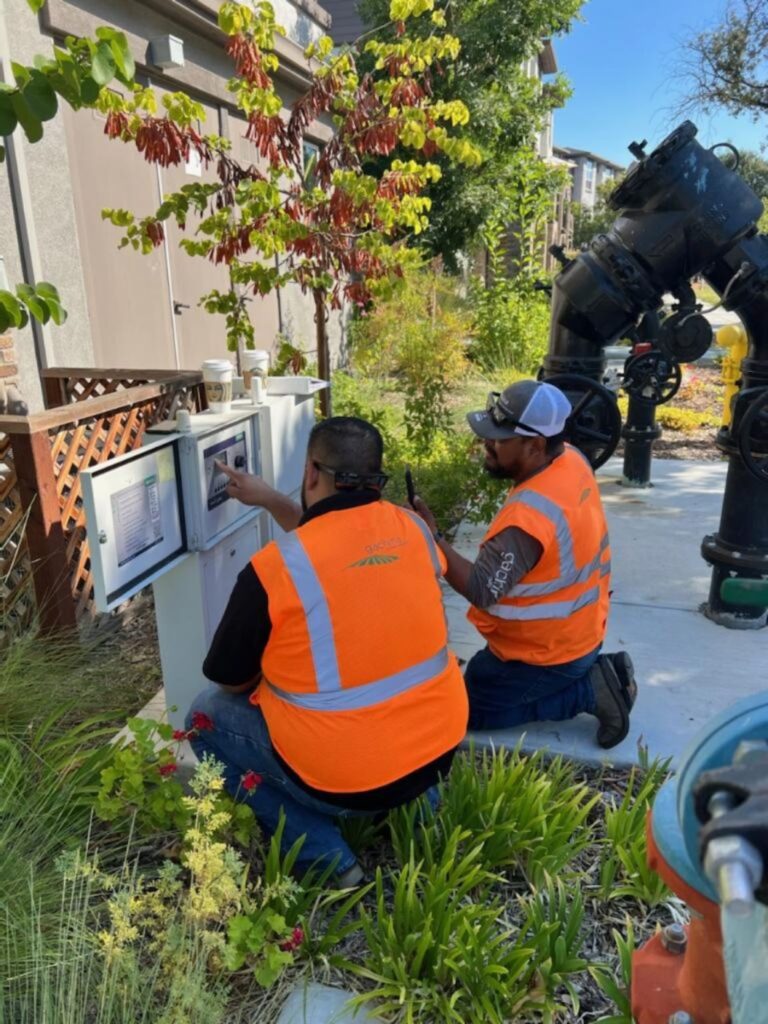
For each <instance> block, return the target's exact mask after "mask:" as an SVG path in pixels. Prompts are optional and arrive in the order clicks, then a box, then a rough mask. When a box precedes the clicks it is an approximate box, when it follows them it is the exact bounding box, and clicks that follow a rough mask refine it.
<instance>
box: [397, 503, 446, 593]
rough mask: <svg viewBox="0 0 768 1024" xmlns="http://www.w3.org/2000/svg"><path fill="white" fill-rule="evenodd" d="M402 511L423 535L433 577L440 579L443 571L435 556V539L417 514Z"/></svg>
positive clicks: (405, 510) (437, 557)
mask: <svg viewBox="0 0 768 1024" xmlns="http://www.w3.org/2000/svg"><path fill="white" fill-rule="evenodd" d="M402 511H403V512H406V513H407V514H408V515H409V516H410V517H411V519H412V520H413V521H414V523H416V525H417V526H418V528H419V529H420V530H421V532H422V534H423V535H424V540H425V541H426V544H427V547H428V548H429V555H430V558H431V559H432V567H433V569H434V570H435V576H437V578H438V579H442V576H443V569H442V566H441V565H440V558H439V556H438V554H437V542H436V541H435V538H434V537H433V536H432V533H431V532H430V529H429V527H428V526H427V524H426V523H425V522H424V520H423V519H422V518H421V516H420V515H419V514H418V512H411V510H410V509H408V508H404V509H403V510H402Z"/></svg>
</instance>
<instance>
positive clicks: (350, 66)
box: [103, 0, 481, 412]
mask: <svg viewBox="0 0 768 1024" xmlns="http://www.w3.org/2000/svg"><path fill="white" fill-rule="evenodd" d="M390 15H391V17H392V19H393V21H395V22H396V23H397V25H398V34H397V35H396V39H395V41H394V42H381V41H369V42H367V43H365V44H362V45H360V44H358V45H357V46H354V47H344V48H343V49H341V50H334V49H333V43H332V41H331V40H330V39H329V38H328V37H323V38H322V39H321V40H320V41H319V42H318V43H316V44H312V45H311V46H310V47H308V48H307V50H306V57H307V62H308V74H309V77H310V85H309V88H308V89H307V91H306V93H305V94H304V95H303V96H301V97H300V98H299V99H298V100H297V101H296V102H295V103H294V104H293V106H292V108H291V110H290V112H288V113H287V116H285V115H284V112H283V110H282V101H281V99H280V97H279V96H278V94H277V92H276V91H275V86H274V81H273V75H274V73H275V71H276V70H277V68H278V66H279V65H278V59H277V56H276V54H275V51H274V37H275V33H276V32H277V31H278V28H277V25H276V23H275V18H274V12H273V10H272V7H271V5H270V4H269V3H266V2H254V4H253V6H249V5H246V4H243V3H233V2H228V3H224V4H223V5H222V7H221V9H220V11H219V26H220V28H221V29H222V31H223V32H224V33H225V34H226V35H227V37H228V43H227V52H228V54H229V55H230V57H231V58H232V60H233V62H234V67H235V77H234V78H233V79H232V80H231V81H230V83H229V89H230V91H231V92H232V94H233V96H234V100H235V102H236V103H237V106H238V107H239V109H240V110H241V111H242V112H243V114H244V115H245V117H246V119H247V122H248V128H247V132H246V136H247V138H248V139H250V140H251V141H252V142H253V143H254V145H255V147H256V149H257V151H258V153H259V155H260V157H261V159H262V163H261V164H260V165H259V166H257V165H255V164H250V165H244V164H242V163H240V162H238V161H237V160H235V159H234V158H233V156H232V154H231V151H230V145H229V143H228V142H227V140H225V139H222V138H219V137H217V136H200V135H199V134H198V133H197V132H196V131H195V130H194V128H193V127H192V126H193V124H195V123H196V122H197V121H198V120H203V113H202V110H201V109H200V108H199V107H198V105H197V104H196V103H194V102H193V101H192V100H190V98H189V97H188V96H186V95H185V94H183V93H174V94H171V95H170V96H166V97H165V98H164V101H163V102H164V105H165V113H164V115H163V116H157V108H156V105H155V103H154V98H153V96H152V94H151V91H150V90H144V89H139V88H138V87H137V88H136V91H135V92H134V94H133V96H132V97H129V98H128V99H124V98H122V97H119V96H117V95H116V94H115V93H109V94H108V96H107V97H106V98H105V100H104V101H103V103H104V112H105V113H106V114H107V121H106V132H107V134H108V135H109V136H110V137H111V138H115V139H121V140H123V141H124V142H129V143H132V144H134V145H136V147H137V148H138V150H139V151H140V152H141V153H142V154H143V155H144V157H145V159H146V160H148V161H149V162H151V163H159V164H161V165H162V166H168V165H169V164H181V163H183V162H185V161H186V160H188V159H189V157H190V154H192V153H196V154H197V156H198V157H199V158H200V160H201V161H202V162H203V164H204V165H206V166H211V167H214V168H215V171H216V177H217V179H218V180H217V181H215V182H213V183H211V182H200V183H197V184H188V185H185V186H184V187H183V189H181V190H180V191H178V192H175V193H173V194H171V195H169V196H167V197H166V198H165V201H164V202H163V203H162V204H161V206H160V207H159V208H158V209H157V210H156V211H155V212H154V213H153V214H151V215H149V216H146V217H144V218H143V219H140V220H139V219H137V218H136V217H135V216H134V215H133V214H132V213H130V212H128V211H125V210H105V211H104V212H103V216H104V217H106V218H108V219H109V220H111V221H112V222H113V223H114V224H115V225H117V226H119V227H122V228H123V229H124V230H125V233H124V237H123V241H122V244H123V245H132V246H133V247H134V248H135V249H139V250H141V251H143V252H149V251H151V250H152V249H153V248H154V247H155V246H158V245H161V244H162V243H163V241H164V238H165V233H164V229H163V223H164V222H165V221H166V220H168V218H170V217H173V218H174V219H175V221H176V223H177V224H178V226H179V228H180V229H181V230H182V231H186V232H191V233H189V234H187V235H186V236H185V237H184V238H183V239H182V241H181V245H182V246H183V247H184V248H185V249H186V251H187V252H188V253H189V254H190V255H192V256H200V257H203V258H206V259H209V260H211V261H212V262H214V263H224V264H226V265H227V266H228V267H229V270H230V279H231V283H232V287H231V289H230V290H229V291H228V292H220V291H218V290H216V291H212V292H210V293H209V294H208V295H206V296H204V297H203V298H202V299H201V303H202V304H203V305H204V307H205V308H206V309H207V310H208V311H209V312H212V313H221V314H223V315H224V316H225V317H226V321H227V336H228V342H229V347H230V349H231V350H233V351H237V350H239V349H240V348H241V347H242V346H245V347H252V346H253V344H254V332H253V326H252V325H251V323H250V319H249V316H248V311H247V306H246V303H247V300H248V299H249V298H250V297H251V296H253V295H266V294H267V293H269V292H270V291H271V290H272V289H274V288H277V287H281V286H283V285H285V284H286V283H287V282H289V281H294V282H296V283H298V284H299V285H300V287H301V288H302V290H303V291H305V292H311V293H312V295H313V298H314V302H315V319H316V322H317V354H318V371H319V373H320V375H321V376H323V377H328V375H329V372H330V365H329V352H328V336H327V331H326V319H327V311H328V307H330V308H331V309H338V308H340V307H341V305H342V303H343V302H344V301H345V300H346V301H348V302H352V303H354V304H355V305H357V306H359V307H365V306H366V305H367V304H368V303H370V302H371V300H372V299H373V298H374V297H375V295H376V294H377V292H379V291H380V290H381V289H383V288H385V287H386V285H387V283H388V282H391V280H392V279H393V278H396V277H398V276H402V273H403V270H404V268H405V267H406V266H408V265H413V264H414V263H417V262H418V261H419V259H420V257H419V254H418V252H417V251H414V249H413V248H412V247H408V246H406V245H405V244H404V243H405V241H406V240H407V239H408V238H411V237H412V236H413V235H414V234H419V233H421V232H422V231H423V230H424V228H425V227H426V226H427V223H428V214H429V206H430V201H429V199H428V198H427V197H426V196H425V195H423V192H424V190H425V188H426V187H427V185H428V184H429V183H431V182H434V181H436V180H437V178H438V177H439V175H440V169H439V167H437V165H436V164H435V163H433V162H430V157H433V156H434V155H435V154H436V153H438V152H442V153H444V154H446V155H447V156H448V157H449V158H451V159H452V160H455V161H458V162H462V163H465V164H470V165H473V164H478V163H479V162H480V161H481V156H480V154H479V152H478V151H477V150H476V149H475V148H474V147H473V146H472V144H471V143H469V142H467V141H466V140H464V139H459V138H456V137H455V136H454V135H452V134H451V128H452V127H456V126H457V125H461V124H464V123H465V122H466V120H467V117H468V114H467V110H466V107H465V106H464V104H463V103H461V102H460V101H457V100H454V101H452V100H447V99H440V100H436V99H435V98H434V97H433V91H432V81H433V77H434V76H435V75H437V74H444V73H445V69H446V67H447V66H448V64H449V63H450V62H451V61H453V60H455V59H456V57H457V55H458V41H457V40H456V39H455V38H454V37H452V36H450V35H448V34H446V33H445V32H444V31H443V26H444V23H445V19H444V16H443V13H442V11H440V10H438V9H436V8H435V0H392V4H391V9H390ZM410 18H429V19H430V21H431V25H432V31H431V32H430V33H428V34H426V35H423V36H420V37H419V38H413V39H409V38H408V36H407V35H406V29H407V22H408V20H409V19H410ZM362 52H365V53H366V54H368V55H369V57H370V58H372V61H373V69H372V70H371V71H368V72H366V73H365V74H361V73H359V72H358V66H357V62H358V59H359V57H360V54H361V53H362ZM369 63H370V61H369ZM318 121H322V122H324V123H326V124H328V123H329V122H331V123H332V124H333V128H334V132H333V135H332V137H331V139H330V140H329V141H328V142H327V143H326V144H325V146H324V147H323V149H322V151H321V152H320V154H319V156H318V158H317V159H316V160H313V161H311V162H310V163H309V165H308V164H306V163H305V161H304V137H305V135H306V134H307V132H308V130H309V129H310V126H312V125H313V124H314V123H316V122H318ZM373 157H376V158H385V159H386V160H387V161H388V162H387V164H386V167H385V169H384V171H383V172H380V171H378V170H377V173H376V175H373V174H370V173H367V170H368V165H369V164H370V162H371V160H372V158H373ZM190 215H194V216H195V218H196V220H195V225H194V229H193V230H192V229H191V228H190ZM275 256H277V257H278V260H277V261H275V259H274V257H275ZM324 411H326V412H328V411H329V405H327V406H326V409H325V410H324Z"/></svg>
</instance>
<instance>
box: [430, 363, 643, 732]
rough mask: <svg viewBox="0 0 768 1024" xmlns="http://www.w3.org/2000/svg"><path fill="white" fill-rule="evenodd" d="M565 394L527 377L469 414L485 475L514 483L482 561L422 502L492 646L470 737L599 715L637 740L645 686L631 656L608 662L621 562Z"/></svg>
mask: <svg viewBox="0 0 768 1024" xmlns="http://www.w3.org/2000/svg"><path fill="white" fill-rule="evenodd" d="M570 414H571V405H570V403H569V401H568V399H567V398H566V397H565V395H564V394H563V393H562V391H560V390H558V388H556V387H553V386H552V385H551V384H547V383H545V382H541V381H534V380H522V381H518V382H517V383H515V384H512V385H510V386H509V387H508V388H506V389H505V390H504V391H503V392H501V393H500V394H499V393H496V392H492V393H491V394H490V395H489V396H488V403H487V406H486V408H485V409H484V410H481V411H478V412H471V413H469V415H468V416H467V420H468V422H469V425H470V427H471V428H472V430H473V431H474V433H475V434H477V436H478V437H481V438H482V439H483V441H484V442H485V469H486V470H487V472H488V473H490V474H491V475H492V476H495V477H500V478H504V479H509V480H512V481H514V483H513V486H512V488H511V490H510V491H509V494H508V495H507V498H506V500H505V502H504V504H503V505H502V507H501V509H500V510H499V512H498V513H497V515H496V517H495V518H494V520H493V522H492V523H491V525H490V526H489V528H488V531H487V532H486V534H485V537H484V538H483V541H482V543H481V546H480V551H479V553H478V557H477V560H476V561H475V562H474V563H472V562H470V561H469V560H468V559H466V558H464V557H463V556H462V555H460V554H459V553H458V552H456V551H455V550H454V549H453V548H452V547H451V545H450V544H449V543H448V542H447V541H446V540H445V538H444V537H442V535H441V534H440V532H439V531H438V530H437V527H436V523H435V520H434V517H433V516H432V514H431V512H430V511H429V509H428V508H427V507H426V505H425V504H424V503H423V502H422V501H421V500H420V499H419V498H416V500H415V502H414V505H415V507H416V509H417V511H418V512H419V513H420V514H421V516H422V517H423V518H424V520H425V521H426V522H427V524H428V525H429V526H430V528H431V529H432V531H433V533H434V535H435V537H436V538H437V539H438V543H439V545H440V548H441V550H442V551H443V553H444V554H445V556H446V558H447V560H448V572H447V574H446V579H447V580H448V582H449V583H450V584H451V586H452V587H453V588H454V590H456V591H458V593H460V594H462V595H463V596H464V597H466V598H467V599H468V600H469V602H470V604H471V608H470V610H469V613H468V618H469V620H470V622H472V623H473V624H474V625H475V626H476V627H477V629H478V630H479V631H480V633H481V634H482V635H483V637H484V638H485V640H486V647H485V648H483V649H482V650H480V651H478V653H477V654H475V656H474V657H473V658H472V659H471V660H470V662H469V664H468V665H467V667H466V671H465V681H466V685H467V692H468V694H469V704H470V717H469V728H470V729H479V730H487V729H498V728H505V727H509V726H515V725H520V724H522V723H524V722H531V721H542V720H562V719H568V718H573V717H574V716H575V715H577V714H580V713H581V712H587V713H588V714H592V715H594V716H595V717H596V718H597V719H598V723H599V724H598V729H597V741H598V743H599V744H600V746H602V747H613V746H615V745H616V744H617V743H619V742H621V740H622V739H624V737H625V736H626V735H627V732H628V730H629V715H630V711H631V709H632V705H633V704H634V700H635V696H636V693H637V686H636V683H635V679H634V672H633V669H632V662H631V659H630V657H629V655H628V654H627V653H626V652H620V653H618V654H601V653H600V650H601V647H602V644H603V641H604V639H605V630H606V621H607V617H608V607H609V593H610V590H609V588H610V565H611V561H610V559H611V554H610V546H609V541H608V528H607V525H606V521H605V514H604V512H603V507H602V503H601V500H600V492H599V489H598V486H597V482H596V480H595V477H594V474H593V472H592V469H591V467H590V465H589V463H588V462H587V460H586V459H585V458H584V456H583V455H582V454H581V453H580V452H579V451H578V450H577V449H576V448H573V447H572V446H571V445H569V444H567V443H566V442H565V429H566V422H567V420H568V417H569V416H570Z"/></svg>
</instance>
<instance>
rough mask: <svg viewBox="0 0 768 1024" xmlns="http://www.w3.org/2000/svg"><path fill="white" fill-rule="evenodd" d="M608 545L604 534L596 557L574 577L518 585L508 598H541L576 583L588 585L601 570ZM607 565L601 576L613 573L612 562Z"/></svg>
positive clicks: (560, 577) (575, 571)
mask: <svg viewBox="0 0 768 1024" xmlns="http://www.w3.org/2000/svg"><path fill="white" fill-rule="evenodd" d="M608 543H609V541H608V534H607V533H604V534H603V539H602V540H601V541H600V548H599V550H598V552H597V554H596V555H595V557H594V558H593V559H592V561H591V562H588V563H587V565H585V566H584V568H583V569H575V568H574V572H573V575H572V576H570V577H569V576H559V577H558V578H557V579H555V580H548V581H547V582H546V583H518V584H516V585H515V586H514V587H513V588H512V589H511V590H510V592H509V594H507V597H539V596H540V595H542V594H554V593H556V592H557V591H558V590H562V589H563V588H564V587H572V586H573V585H574V584H576V583H586V582H587V580H588V579H589V577H590V576H591V575H592V573H593V572H595V570H596V569H601V562H600V559H601V558H602V557H603V552H604V551H605V550H606V548H607V547H608ZM605 564H606V565H607V566H608V569H607V570H604V569H601V572H600V575H601V576H605V575H607V573H608V572H610V571H611V563H610V560H609V561H608V562H606V563H605Z"/></svg>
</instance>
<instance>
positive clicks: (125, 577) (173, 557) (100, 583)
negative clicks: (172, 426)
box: [80, 438, 188, 612]
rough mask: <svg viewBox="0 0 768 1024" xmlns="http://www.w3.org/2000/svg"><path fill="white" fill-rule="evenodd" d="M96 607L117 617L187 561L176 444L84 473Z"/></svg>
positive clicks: (151, 448) (168, 443)
mask: <svg viewBox="0 0 768 1024" xmlns="http://www.w3.org/2000/svg"><path fill="white" fill-rule="evenodd" d="M80 480H81V483H82V488H83V504H84V507H85V518H86V523H87V532H88V541H89V544H90V553H91V574H92V577H93V586H94V598H95V601H96V607H97V608H98V610H99V611H101V612H107V611H111V610H112V609H113V608H116V607H117V606H118V605H119V604H122V603H123V602H124V601H127V600H128V598H129V597H132V596H133V595H134V594H136V593H138V591H139V590H141V589H142V588H143V587H146V586H147V585H148V584H149V583H152V582H153V580H155V579H156V578H157V577H158V576H159V575H160V574H162V573H165V572H168V571H169V570H171V569H172V568H173V566H174V565H176V564H178V562H179V561H180V560H181V559H183V558H184V557H186V554H187V550H188V549H187V536H186V524H185V519H184V503H183V500H182V495H181V478H180V475H179V463H178V452H177V450H176V445H175V443H174V441H173V439H171V438H169V439H167V440H164V441H156V442H155V443H154V444H149V445H147V446H145V447H144V448H139V449H138V450H137V451H135V452H130V453H129V454H128V455H122V456H120V457H119V458H117V459H112V460H111V461H109V462H104V463H102V464H101V465H100V466H95V467H93V468H92V469H83V470H81V471H80Z"/></svg>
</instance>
